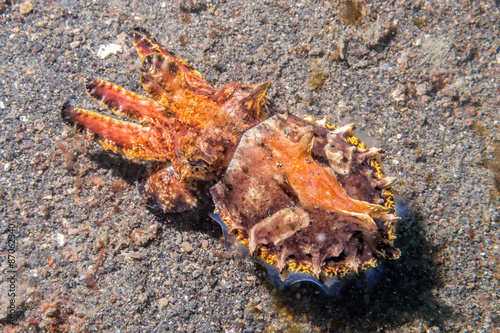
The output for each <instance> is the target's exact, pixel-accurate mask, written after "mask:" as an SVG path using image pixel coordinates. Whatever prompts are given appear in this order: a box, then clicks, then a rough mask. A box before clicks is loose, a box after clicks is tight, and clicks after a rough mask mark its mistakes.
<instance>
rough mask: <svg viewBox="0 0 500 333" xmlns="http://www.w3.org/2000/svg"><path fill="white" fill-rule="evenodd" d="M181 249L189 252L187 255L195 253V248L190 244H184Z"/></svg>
mask: <svg viewBox="0 0 500 333" xmlns="http://www.w3.org/2000/svg"><path fill="white" fill-rule="evenodd" d="M181 247H182V249H183V250H184V252H187V253H191V252H193V251H194V248H193V246H192V245H191V244H190V243H188V242H182V244H181Z"/></svg>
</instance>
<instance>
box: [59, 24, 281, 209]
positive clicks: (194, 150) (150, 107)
mask: <svg viewBox="0 0 500 333" xmlns="http://www.w3.org/2000/svg"><path fill="white" fill-rule="evenodd" d="M129 37H130V39H131V41H132V43H133V45H134V46H135V48H136V50H137V52H138V54H139V56H140V57H141V59H142V67H141V68H140V75H141V83H142V86H143V87H144V89H145V90H146V92H147V93H148V95H149V98H148V97H144V96H141V95H138V94H136V93H134V92H131V91H128V90H125V89H123V88H121V87H119V86H117V85H115V84H113V83H110V82H106V81H103V80H99V79H87V80H86V82H85V88H86V90H87V94H88V95H89V96H90V97H92V98H93V99H94V100H96V101H98V102H99V103H100V104H101V105H103V106H104V107H106V108H108V109H110V110H111V111H113V112H114V113H115V114H117V115H119V116H125V117H128V118H132V119H134V120H136V121H137V122H138V123H139V124H137V123H131V122H126V121H121V120H118V119H114V118H111V117H107V116H104V115H101V114H99V113H96V112H91V111H87V110H82V109H75V108H73V107H72V104H71V103H69V102H67V103H66V104H64V106H63V108H62V110H61V115H62V119H63V121H64V122H65V123H66V124H68V125H69V126H72V127H74V128H75V129H77V130H79V131H81V132H84V133H86V134H88V135H89V136H91V137H92V138H94V139H95V140H97V141H98V142H99V143H100V144H101V145H102V146H103V147H104V148H105V149H109V150H112V151H114V152H118V153H123V154H124V155H125V156H126V157H128V158H129V159H133V158H138V159H143V160H151V161H159V162H165V168H163V169H161V170H159V171H157V172H156V173H155V174H153V175H151V176H150V177H149V178H148V179H147V180H146V183H145V184H144V186H143V192H144V194H145V195H146V196H148V197H149V198H150V199H153V200H154V201H156V202H157V203H158V204H159V205H160V206H161V207H162V208H163V210H164V211H165V212H182V211H185V210H188V209H191V208H194V207H196V206H197V193H196V192H197V189H198V186H197V185H198V182H199V181H213V180H217V179H218V178H219V177H220V175H221V173H222V172H223V171H224V170H225V168H226V167H227V166H228V165H229V162H230V161H231V158H232V156H233V153H234V151H235V149H236V146H237V145H238V143H239V141H240V138H241V136H242V135H243V133H244V132H245V131H247V130H248V129H250V128H251V127H253V126H255V125H257V124H258V123H260V122H261V121H263V120H264V119H266V118H267V117H268V116H269V113H270V111H271V110H270V109H271V108H272V106H271V102H270V101H269V100H268V99H267V98H266V97H265V96H264V95H265V93H266V91H267V89H268V88H269V85H270V83H269V82H265V83H262V84H259V85H246V86H243V85H242V84H240V83H239V82H232V83H229V84H228V85H226V86H224V87H222V88H219V89H214V88H212V87H211V86H210V85H209V84H208V83H207V82H206V81H205V80H204V79H203V78H202V76H201V75H200V73H198V72H197V71H195V70H194V69H193V68H192V67H191V66H190V65H189V64H188V63H187V62H185V61H184V60H183V59H181V58H179V57H177V56H176V55H174V54H173V53H172V52H170V51H168V50H166V49H165V48H164V47H162V46H160V45H159V44H158V42H157V41H156V40H155V39H154V38H153V37H152V36H151V35H150V34H149V33H148V32H146V31H145V30H144V29H142V28H137V29H135V30H134V31H132V32H131V33H130V34H129Z"/></svg>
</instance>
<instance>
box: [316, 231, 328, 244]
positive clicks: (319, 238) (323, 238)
mask: <svg viewBox="0 0 500 333" xmlns="http://www.w3.org/2000/svg"><path fill="white" fill-rule="evenodd" d="M316 240H317V241H318V242H320V243H323V242H324V241H325V240H326V235H325V234H324V233H319V234H318V235H317V236H316Z"/></svg>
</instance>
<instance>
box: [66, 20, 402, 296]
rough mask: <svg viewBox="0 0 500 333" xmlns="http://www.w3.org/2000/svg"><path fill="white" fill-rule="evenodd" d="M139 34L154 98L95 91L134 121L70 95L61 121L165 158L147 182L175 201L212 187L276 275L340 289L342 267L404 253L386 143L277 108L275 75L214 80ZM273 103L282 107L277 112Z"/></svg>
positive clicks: (164, 204) (179, 208)
mask: <svg viewBox="0 0 500 333" xmlns="http://www.w3.org/2000/svg"><path fill="white" fill-rule="evenodd" d="M129 37H130V39H131V41H132V43H133V45H134V46H135V48H136V50H137V52H138V53H139V56H140V57H141V59H142V67H141V68H140V69H139V70H140V77H141V83H142V86H143V87H144V89H145V90H146V92H147V93H148V94H149V96H150V98H147V97H144V96H141V95H138V94H135V93H133V92H131V91H127V90H125V89H123V88H121V87H119V86H116V85H114V84H112V83H109V82H105V81H102V80H99V79H88V80H87V81H86V84H85V87H86V90H87V93H88V94H89V95H90V96H91V97H92V98H93V99H95V100H97V101H98V102H99V103H100V104H102V105H104V106H105V107H107V108H109V109H111V110H112V111H113V112H114V113H115V114H117V115H120V116H126V117H128V118H132V119H135V120H136V121H137V122H138V123H131V122H125V121H120V120H117V119H113V118H110V117H106V116H103V115H100V114H98V113H95V112H90V111H86V110H82V109H75V108H73V107H72V104H71V103H70V102H66V103H65V104H64V106H63V107H62V110H61V115H62V119H63V121H64V122H65V123H66V124H67V125H69V126H71V127H73V128H75V129H76V130H78V131H82V132H84V133H86V134H87V135H88V136H90V137H92V138H93V139H95V140H97V141H98V142H99V143H100V144H101V145H102V147H103V148H105V149H109V150H112V151H114V152H118V153H122V154H124V155H125V156H126V157H127V158H129V159H133V158H138V159H143V160H152V161H159V162H162V163H163V166H164V167H163V168H161V169H160V170H159V171H156V172H155V173H153V174H151V175H149V176H148V177H147V179H146V181H145V183H144V184H143V186H142V187H141V188H142V192H143V194H144V195H145V196H146V197H147V198H148V199H149V200H153V201H154V202H156V203H157V204H158V205H159V206H160V207H161V208H162V209H163V211H165V212H168V213H179V212H184V211H187V210H190V209H194V208H196V207H197V206H198V205H199V197H198V190H199V188H200V186H206V184H207V182H217V183H216V184H215V185H214V186H212V187H211V189H210V193H211V195H212V198H213V201H214V203H215V213H216V214H213V218H214V219H215V220H217V221H218V222H219V223H220V224H221V225H222V226H223V229H225V230H226V231H228V233H229V234H231V235H234V236H235V237H236V238H237V239H238V240H239V242H240V243H241V244H243V245H244V246H245V247H246V248H247V249H248V252H249V253H250V255H251V256H253V257H254V258H257V259H258V261H259V262H261V263H263V264H264V265H265V266H266V267H267V268H268V271H269V273H270V276H271V279H272V281H273V282H274V283H275V285H276V286H278V287H281V286H287V285H290V284H292V283H295V282H299V281H312V282H314V283H316V284H318V285H320V286H321V287H322V288H323V289H324V290H325V291H327V292H330V293H334V292H335V291H336V290H337V289H338V288H337V287H335V283H334V282H336V281H338V277H341V276H344V275H346V274H348V273H350V272H358V271H360V270H361V271H362V270H364V269H366V268H369V267H374V266H376V265H377V263H378V262H379V261H380V260H381V259H384V258H397V257H398V256H399V251H398V250H397V249H395V248H394V247H393V239H394V236H393V231H394V222H395V221H396V220H397V219H398V217H396V215H395V204H394V195H393V193H392V191H391V190H390V189H389V186H390V184H391V182H392V181H393V178H389V177H385V175H384V174H383V172H382V170H381V163H380V161H379V158H378V155H379V154H380V153H381V150H380V149H377V148H369V149H368V148H367V147H366V146H365V144H364V143H363V142H362V141H360V140H359V139H358V138H357V137H355V136H354V135H353V134H352V131H353V129H354V125H352V124H351V125H345V126H342V127H338V126H335V125H332V124H329V122H328V119H327V118H325V119H323V120H316V119H314V118H312V117H309V116H307V117H303V118H300V117H297V116H294V115H291V114H288V113H278V112H276V110H275V109H276V108H275V106H274V103H273V102H272V101H271V100H270V99H268V98H267V97H266V96H265V94H266V92H267V90H268V88H269V85H270V83H269V82H265V83H262V84H258V85H245V84H241V83H239V82H237V83H235V82H232V83H229V84H227V85H226V86H224V87H222V88H218V89H214V88H212V87H211V86H210V85H209V84H208V83H207V82H206V81H205V80H204V79H203V78H202V76H201V74H200V73H198V72H197V71H195V70H194V69H193V68H192V67H191V66H190V65H189V64H188V63H187V62H186V61H184V60H183V59H181V58H179V57H178V56H176V55H174V54H173V53H172V52H170V51H168V50H166V49H165V48H164V47H162V46H161V45H159V44H158V42H157V41H156V40H155V39H154V38H153V37H152V36H151V35H150V34H149V33H148V32H147V31H145V30H144V29H142V28H137V29H135V30H133V31H132V32H130V34H129ZM273 114H274V115H273Z"/></svg>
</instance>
